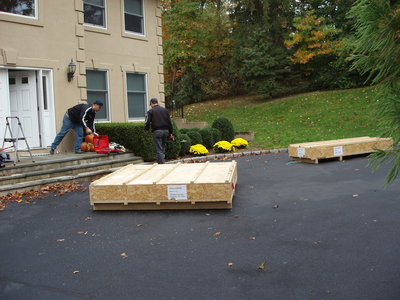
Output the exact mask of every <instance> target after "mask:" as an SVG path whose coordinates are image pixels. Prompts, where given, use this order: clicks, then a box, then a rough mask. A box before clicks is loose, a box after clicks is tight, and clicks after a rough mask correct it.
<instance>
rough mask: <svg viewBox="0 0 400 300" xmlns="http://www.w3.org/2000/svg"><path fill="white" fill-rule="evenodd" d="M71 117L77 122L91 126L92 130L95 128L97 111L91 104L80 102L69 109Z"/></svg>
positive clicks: (84, 125)
mask: <svg viewBox="0 0 400 300" xmlns="http://www.w3.org/2000/svg"><path fill="white" fill-rule="evenodd" d="M67 112H68V116H69V119H70V120H71V121H72V122H73V123H76V124H82V126H83V127H89V128H90V129H91V130H92V131H95V128H94V118H95V117H96V112H95V111H94V110H93V109H92V105H91V104H78V105H75V106H73V107H71V108H70V109H68V111H67Z"/></svg>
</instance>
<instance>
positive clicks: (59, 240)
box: [57, 239, 65, 242]
mask: <svg viewBox="0 0 400 300" xmlns="http://www.w3.org/2000/svg"><path fill="white" fill-rule="evenodd" d="M64 241H65V239H58V240H57V242H64Z"/></svg>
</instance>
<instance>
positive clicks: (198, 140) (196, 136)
mask: <svg viewBox="0 0 400 300" xmlns="http://www.w3.org/2000/svg"><path fill="white" fill-rule="evenodd" d="M187 135H188V136H189V137H190V141H191V146H192V145H196V144H203V138H202V137H201V134H200V130H199V129H198V128H193V129H190V130H189V131H188V132H187Z"/></svg>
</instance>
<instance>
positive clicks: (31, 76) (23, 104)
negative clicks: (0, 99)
mask: <svg viewBox="0 0 400 300" xmlns="http://www.w3.org/2000/svg"><path fill="white" fill-rule="evenodd" d="M8 77H9V91H10V116H13V117H15V116H16V117H18V118H19V120H20V121H21V125H22V130H23V133H24V135H25V137H26V139H27V141H28V143H29V147H30V148H38V147H40V146H41V143H40V130H39V118H38V101H37V89H36V72H35V71H9V73H8ZM11 129H12V133H13V136H14V137H17V135H18V137H22V136H23V135H22V132H21V128H20V127H19V126H18V123H17V122H16V120H15V119H12V122H11ZM26 148H27V147H26V144H25V141H19V143H18V149H26Z"/></svg>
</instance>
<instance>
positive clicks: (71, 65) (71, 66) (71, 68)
mask: <svg viewBox="0 0 400 300" xmlns="http://www.w3.org/2000/svg"><path fill="white" fill-rule="evenodd" d="M75 71H76V64H75V63H74V61H73V60H72V59H71V62H70V63H69V64H68V73H67V76H68V81H71V80H72V78H74V74H75Z"/></svg>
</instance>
